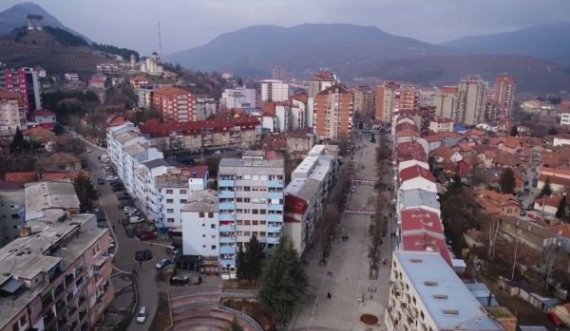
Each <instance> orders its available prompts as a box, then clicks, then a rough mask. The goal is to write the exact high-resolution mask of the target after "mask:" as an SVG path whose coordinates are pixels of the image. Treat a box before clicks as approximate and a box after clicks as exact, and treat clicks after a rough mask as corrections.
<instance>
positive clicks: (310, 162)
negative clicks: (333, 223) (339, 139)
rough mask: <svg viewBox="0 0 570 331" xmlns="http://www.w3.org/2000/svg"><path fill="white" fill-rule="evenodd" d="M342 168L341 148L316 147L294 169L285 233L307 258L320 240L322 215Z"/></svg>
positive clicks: (298, 250) (331, 146)
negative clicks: (320, 219)
mask: <svg viewBox="0 0 570 331" xmlns="http://www.w3.org/2000/svg"><path fill="white" fill-rule="evenodd" d="M337 169H338V146H336V145H315V146H313V148H312V149H311V150H310V151H309V153H308V154H307V156H306V157H305V158H304V159H303V161H302V162H301V163H300V164H299V165H298V166H297V168H295V170H293V172H292V174H291V182H290V183H289V184H288V185H287V187H286V188H285V219H284V220H285V223H284V224H285V228H284V230H285V234H287V236H288V237H289V238H291V240H292V241H293V246H294V247H295V249H296V250H297V252H299V254H300V255H303V254H304V252H305V249H306V248H307V246H308V245H310V244H311V243H313V242H314V241H315V239H316V234H315V229H316V224H317V222H318V220H319V218H320V217H321V216H322V214H323V212H324V209H325V206H326V202H327V200H328V197H329V192H330V188H331V187H332V184H333V180H334V177H335V175H336V172H337Z"/></svg>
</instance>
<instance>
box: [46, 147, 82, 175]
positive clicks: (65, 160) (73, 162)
mask: <svg viewBox="0 0 570 331" xmlns="http://www.w3.org/2000/svg"><path fill="white" fill-rule="evenodd" d="M48 170H75V171H79V170H81V159H80V158H78V157H77V156H75V155H73V154H69V153H63V152H61V153H54V154H52V155H50V156H48V157H44V158H41V159H39V160H38V161H37V162H36V171H37V172H38V173H40V174H41V173H43V172H45V171H48Z"/></svg>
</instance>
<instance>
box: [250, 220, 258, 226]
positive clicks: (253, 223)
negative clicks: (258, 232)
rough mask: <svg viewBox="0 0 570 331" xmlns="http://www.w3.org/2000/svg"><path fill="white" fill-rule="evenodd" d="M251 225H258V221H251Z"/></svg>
mask: <svg viewBox="0 0 570 331" xmlns="http://www.w3.org/2000/svg"><path fill="white" fill-rule="evenodd" d="M251 225H259V221H251Z"/></svg>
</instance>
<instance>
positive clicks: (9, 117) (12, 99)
mask: <svg viewBox="0 0 570 331" xmlns="http://www.w3.org/2000/svg"><path fill="white" fill-rule="evenodd" d="M25 124H26V108H25V106H24V103H23V102H22V96H21V95H20V94H18V93H16V92H9V91H7V90H0V136H12V135H14V133H15V132H16V129H17V128H20V129H25V127H24V125H25Z"/></svg>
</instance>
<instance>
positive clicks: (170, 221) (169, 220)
mask: <svg viewBox="0 0 570 331" xmlns="http://www.w3.org/2000/svg"><path fill="white" fill-rule="evenodd" d="M166 222H168V223H174V218H171V217H170V218H167V219H166Z"/></svg>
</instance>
